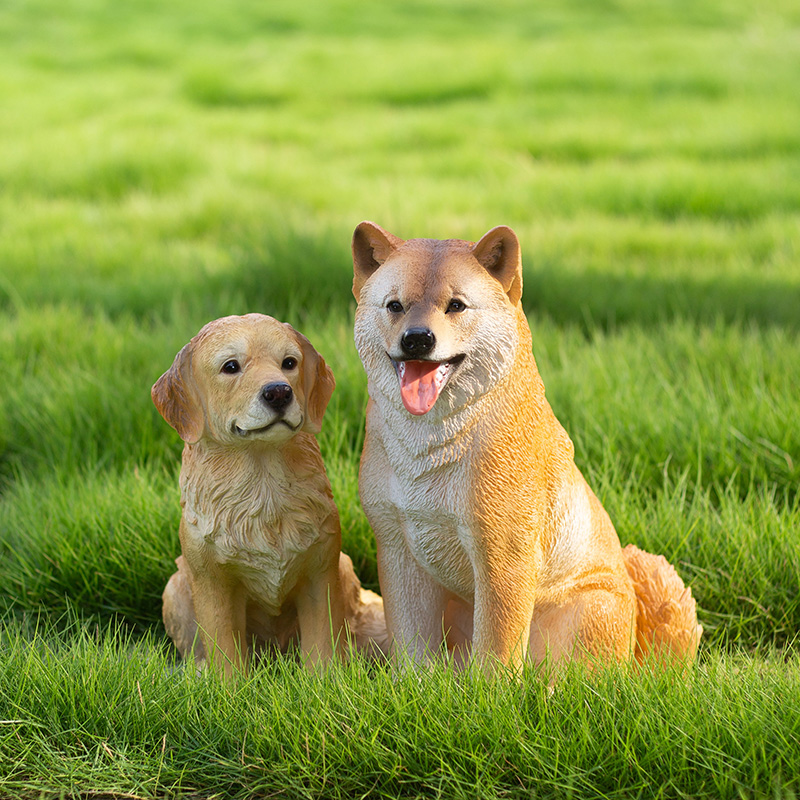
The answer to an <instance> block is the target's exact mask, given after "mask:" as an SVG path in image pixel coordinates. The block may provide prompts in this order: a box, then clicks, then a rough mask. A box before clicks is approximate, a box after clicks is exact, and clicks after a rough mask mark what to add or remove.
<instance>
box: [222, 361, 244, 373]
mask: <svg viewBox="0 0 800 800" xmlns="http://www.w3.org/2000/svg"><path fill="white" fill-rule="evenodd" d="M241 371H242V368H241V366H239V362H238V361H237V360H236V359H235V358H232V359H231V360H230V361H226V362H225V363H224V364H223V365H222V369H221V370H220V372H224V373H225V374H226V375H235V374H236V373H237V372H241Z"/></svg>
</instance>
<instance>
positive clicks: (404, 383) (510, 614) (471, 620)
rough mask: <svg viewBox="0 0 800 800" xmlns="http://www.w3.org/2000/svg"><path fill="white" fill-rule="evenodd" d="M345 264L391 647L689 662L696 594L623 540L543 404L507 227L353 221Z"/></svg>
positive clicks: (365, 474)
mask: <svg viewBox="0 0 800 800" xmlns="http://www.w3.org/2000/svg"><path fill="white" fill-rule="evenodd" d="M353 261H354V280H353V294H354V295H355V297H356V300H357V301H358V308H357V311H356V319H355V342H356V347H357V349H358V352H359V355H360V357H361V360H362V362H363V364H364V368H365V370H366V373H367V377H368V387H369V396H370V400H369V406H368V409H367V428H366V438H365V442H364V450H363V454H362V458H361V471H360V480H359V488H360V493H361V501H362V504H363V506H364V510H365V512H366V514H367V517H368V519H369V521H370V524H371V525H372V528H373V530H374V532H375V536H376V540H377V555H378V569H379V577H380V584H381V592H382V594H383V599H384V607H385V612H386V623H387V627H388V631H389V634H390V636H391V639H392V648H393V653H394V657H395V658H396V659H400V658H403V657H407V658H409V659H411V660H412V662H414V663H424V662H425V661H427V660H428V659H429V658H430V657H431V655H432V654H433V653H434V652H435V651H437V650H439V649H440V648H441V646H442V644H443V643H445V644H447V646H448V648H449V649H450V651H451V652H452V653H453V654H454V656H455V657H456V658H458V659H466V658H472V659H475V660H476V661H477V662H478V663H480V664H481V665H483V666H485V667H486V668H488V669H492V668H493V665H494V664H496V663H502V664H504V665H507V666H511V667H518V666H519V665H520V664H521V663H522V661H523V660H524V659H525V658H529V659H531V660H533V661H535V662H541V661H543V660H544V659H545V658H546V657H548V656H549V658H550V659H551V661H552V662H553V663H555V664H558V663H561V662H563V661H564V660H565V659H571V658H585V657H589V658H590V659H591V658H599V659H606V660H611V659H613V660H619V661H624V660H628V659H630V658H631V657H636V658H637V659H639V660H642V659H644V658H645V657H646V656H647V654H648V653H651V652H653V653H655V654H657V656H658V657H660V658H667V659H672V658H674V659H676V660H679V661H690V660H692V659H693V658H694V656H695V653H696V650H697V645H698V641H699V638H700V635H701V633H702V628H701V627H700V626H699V625H698V623H697V615H696V608H695V602H694V599H693V598H692V595H691V590H690V589H688V588H686V587H685V586H684V585H683V582H682V581H681V579H680V578H679V577H678V575H677V573H676V572H675V570H674V569H673V568H672V566H671V565H669V564H668V563H667V561H666V560H665V559H664V558H663V557H662V556H654V555H651V554H649V553H645V552H643V551H641V550H639V549H638V548H636V547H634V546H632V545H629V546H628V547H627V548H625V549H624V550H623V549H622V548H621V546H620V542H619V538H618V537H617V533H616V531H615V530H614V527H613V525H612V523H611V520H610V519H609V517H608V514H607V513H606V512H605V510H604V509H603V507H602V505H601V504H600V502H599V500H598V499H597V497H596V496H595V495H594V493H593V492H592V490H591V489H590V488H589V486H588V485H587V483H586V481H585V480H584V478H583V476H582V474H581V473H580V471H579V470H578V468H577V467H576V465H575V462H574V459H573V455H574V448H573V445H572V442H571V440H570V438H569V436H568V435H567V433H566V432H565V430H564V429H563V428H562V426H561V425H560V424H559V422H558V420H557V419H556V418H555V416H554V414H553V411H552V409H551V408H550V405H549V404H548V402H547V400H546V399H545V392H544V385H543V383H542V379H541V377H540V376H539V372H538V370H537V367H536V362H535V360H534V357H533V354H532V352H531V333H530V328H529V326H528V322H527V319H526V318H525V315H524V313H523V311H522V306H521V304H520V297H521V295H522V264H521V256H520V245H519V241H518V239H517V237H516V235H515V234H514V232H513V231H512V230H511V229H510V228H507V227H497V228H493V229H492V230H490V231H489V232H488V233H487V234H486V235H485V236H483V238H482V239H481V240H480V241H479V242H477V243H472V242H466V241H461V240H458V239H448V240H435V239H411V240H408V241H403V240H402V239H399V238H397V237H396V236H394V235H392V234H391V233H388V232H387V231H385V230H383V229H382V228H381V227H379V226H378V225H376V224H374V223H371V222H362V223H361V224H360V225H359V226H358V227H357V228H356V230H355V234H354V236H353Z"/></svg>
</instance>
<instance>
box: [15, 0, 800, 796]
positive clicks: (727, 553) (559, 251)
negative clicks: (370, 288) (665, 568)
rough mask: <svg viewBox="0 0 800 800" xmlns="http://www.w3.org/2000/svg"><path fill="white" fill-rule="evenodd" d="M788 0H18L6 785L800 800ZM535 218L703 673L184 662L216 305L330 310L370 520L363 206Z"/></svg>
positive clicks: (627, 512) (392, 219)
mask: <svg viewBox="0 0 800 800" xmlns="http://www.w3.org/2000/svg"><path fill="white" fill-rule="evenodd" d="M798 85H800V7H798V6H797V4H796V3H793V2H790V1H789V0H767V1H766V2H764V3H761V4H759V5H758V7H757V8H756V7H755V5H754V4H750V3H745V2H744V1H743V0H698V2H695V3H693V4H691V5H688V4H678V3H676V2H671V1H670V0H663V2H649V3H646V2H644V1H643V0H619V2H617V1H616V0H607V1H605V0H604V1H602V2H598V1H597V0H593V1H592V2H589V0H569V2H565V1H564V0H561V1H556V0H542V2H539V3H536V4H531V3H527V2H522V0H498V2H495V3H491V4H490V3H485V2H477V0H460V1H459V2H456V1H455V0H415V1H414V2H406V3H403V4H369V5H368V4H360V3H357V2H356V0H329V2H324V1H323V0H309V2H307V3H305V4H298V3H289V2H285V1H284V0H275V1H274V2H269V3H265V2H255V0H230V2H227V3H224V4H223V3H216V4H213V3H203V2H196V1H194V2H189V0H173V2H171V3H169V4H163V3H156V2H153V0H132V2H129V3H126V4H120V3H113V2H111V0H65V2H61V3H56V2H54V0H9V1H8V2H6V3H4V4H2V6H0V109H2V111H1V112H0V148H1V150H0V152H1V153H2V156H1V157H0V187H2V191H1V192H0V351H1V352H2V353H3V359H2V362H3V365H4V368H5V374H4V380H3V383H2V388H0V615H1V617H0V618H1V620H2V622H0V796H9V797H22V798H26V799H27V798H40V797H44V798H49V797H78V796H87V795H88V796H92V795H95V796H97V795H103V794H105V795H108V794H116V795H121V796H128V797H142V798H160V797H187V798H189V797H191V798H208V797H216V796H218V797H230V796H234V797H243V798H244V797H250V796H259V797H277V796H286V797H308V798H318V797H341V798H354V797H384V796H385V797H409V798H410V797H442V798H455V797H464V798H474V797H481V798H501V797H525V798H531V797H533V798H539V797H579V798H592V797H603V798H609V797H619V798H622V797H626V798H627V797H642V798H650V797H663V798H669V797H701V798H709V799H711V798H714V799H715V800H717V799H719V798H739V797H745V798H762V797H777V798H790V797H795V796H796V794H797V793H798V791H799V789H798V785H799V784H800V649H798V648H800V644H798V641H797V634H798V632H799V631H800V536H798V533H800V492H798V482H799V481H800V377H799V376H800V103H798V102H797V97H798V93H797V87H798ZM362 219H373V220H375V221H376V222H378V223H379V224H381V225H383V226H384V227H386V228H387V229H388V230H390V231H392V232H394V233H396V234H397V235H399V236H401V237H403V238H411V237H416V236H433V237H438V238H449V237H457V238H465V239H473V240H474V239H477V238H478V237H480V236H481V235H482V234H483V233H484V232H485V231H486V230H488V229H489V228H491V227H493V226H494V225H498V224H508V225H511V226H512V227H513V228H514V229H515V230H516V232H517V233H518V235H519V237H520V240H521V243H522V248H523V260H524V266H525V273H524V279H525V288H524V295H523V305H524V307H525V310H526V312H527V314H528V317H529V320H530V323H531V328H532V331H533V341H534V353H535V355H536V357H537V361H538V364H539V369H540V372H541V373H542V376H543V378H544V381H545V385H546V387H547V393H548V398H549V400H550V402H551V404H552V406H553V408H554V410H555V412H556V414H557V416H558V417H559V419H560V420H561V421H562V423H563V424H564V426H565V427H566V429H567V431H568V432H569V434H570V436H571V437H572V439H573V441H574V443H575V448H576V460H577V462H578V465H579V466H580V468H581V469H582V470H583V472H584V474H585V475H586V476H587V479H588V480H589V482H590V484H591V485H592V486H593V488H594V489H595V491H596V493H597V494H598V496H599V497H600V499H601V500H602V502H603V503H604V505H605V506H606V508H607V509H608V511H609V513H610V514H611V516H612V519H613V520H614V523H615V525H616V527H617V530H618V532H619V535H620V539H621V540H622V542H623V544H624V543H627V542H635V543H636V544H638V545H640V546H642V547H645V548H647V549H649V550H652V551H654V552H660V553H664V554H665V555H666V556H667V557H668V558H669V559H670V560H671V561H672V562H673V563H674V564H676V566H677V568H678V570H679V572H680V574H681V576H682V577H683V578H684V580H685V581H686V582H687V583H689V584H690V585H691V586H692V589H693V593H694V595H695V597H696V598H697V601H698V605H699V609H700V617H701V622H702V624H703V626H704V627H705V631H706V633H705V636H704V639H703V643H702V645H701V651H700V658H699V663H698V665H697V667H696V669H695V670H694V672H693V674H692V675H691V677H690V678H689V679H688V680H683V679H681V678H679V677H678V676H676V675H674V674H672V673H669V672H666V673H665V672H663V671H661V672H659V671H655V672H651V671H649V670H644V671H639V672H632V673H631V672H627V671H624V670H608V671H603V672H601V673H600V674H594V675H591V676H587V675H585V674H583V673H582V672H581V670H579V669H575V670H572V671H571V672H570V673H569V674H568V675H566V676H565V678H564V680H563V681H562V682H561V684H559V686H558V687H557V688H556V690H555V692H554V693H552V694H550V693H549V692H548V691H547V688H546V686H545V684H544V683H543V681H542V680H541V678H540V677H539V676H538V675H536V674H535V671H534V670H530V671H529V672H527V673H526V674H525V675H524V676H523V678H522V679H521V680H517V679H498V680H496V681H494V682H487V681H486V680H484V679H482V678H481V677H480V676H476V675H467V676H462V677H460V678H458V677H455V676H453V675H452V674H450V673H448V672H447V671H445V670H441V669H435V670H433V671H432V672H431V673H430V674H426V675H423V676H421V677H420V678H419V679H417V678H416V677H408V676H406V677H404V678H401V679H397V678H395V677H393V676H392V674H391V672H390V671H389V670H388V669H386V668H383V667H377V668H375V667H368V666H366V665H364V664H361V663H358V662H356V663H353V664H349V665H347V666H345V667H337V668H335V669H332V670H330V672H329V673H328V674H326V675H324V676H310V675H308V674H306V673H305V672H304V671H303V670H302V668H300V667H299V666H298V665H297V664H295V663H294V662H293V661H284V662H279V663H275V664H266V665H263V666H262V667H261V668H259V669H257V670H254V671H253V673H252V675H251V676H250V677H249V678H248V679H247V680H242V681H240V682H239V683H238V684H237V685H236V686H233V687H226V686H223V685H221V684H220V683H219V682H218V681H216V680H215V679H214V678H212V677H211V676H207V675H201V676H196V675H194V674H193V673H191V672H190V671H185V670H183V669H182V668H181V667H180V665H178V664H176V663H175V659H174V657H173V653H172V651H171V649H170V646H169V643H168V641H166V640H165V636H164V633H163V628H162V626H161V622H160V595H161V591H162V589H163V587H164V584H165V582H166V580H167V578H168V576H169V575H170V573H171V571H172V568H173V564H172V560H173V559H174V558H175V556H176V555H177V554H178V538H177V526H178V520H179V518H180V506H179V494H178V469H179V462H180V450H181V443H180V441H179V439H178V436H177V435H176V434H175V432H174V431H172V429H170V428H169V427H168V426H167V425H166V424H165V423H164V422H163V420H162V419H161V418H160V417H159V416H158V413H157V412H156V410H155V408H154V407H153V406H152V403H151V401H150V386H151V385H152V383H153V382H154V381H155V380H156V379H157V378H158V376H159V375H160V374H161V373H162V372H163V371H164V370H165V369H166V368H167V367H168V366H169V365H170V363H171V362H172V358H173V356H174V354H175V353H176V352H177V350H178V349H179V348H180V347H181V346H182V345H183V344H184V343H185V342H186V341H187V340H188V339H189V338H190V337H191V336H192V335H193V334H194V333H196V331H197V330H198V329H199V328H200V327H201V326H202V325H203V324H204V323H205V322H207V321H208V320H210V319H212V318H214V317H217V316H222V315H225V314H233V313H245V312H248V311H260V312H263V313H267V314H272V315H274V316H276V317H278V318H280V319H282V320H285V321H288V322H291V323H292V324H293V325H295V326H296V327H297V328H299V329H300V330H301V331H303V332H304V333H305V334H306V335H307V336H308V337H309V338H310V339H311V341H312V342H313V343H314V344H315V345H316V347H317V348H318V349H319V350H320V351H321V352H322V353H323V355H324V356H325V358H326V360H327V362H328V363H329V364H330V365H331V367H332V368H333V371H334V373H335V375H336V379H337V389H336V392H335V393H334V397H333V400H332V402H331V404H330V407H329V410H328V413H327V415H326V418H325V421H324V425H323V430H322V432H321V434H320V435H319V441H320V445H321V447H322V452H323V456H324V458H325V461H326V464H327V469H328V474H329V477H330V479H331V483H332V485H333V489H334V494H335V497H336V501H337V504H338V506H339V510H340V514H341V518H342V523H343V539H344V549H345V550H346V551H347V552H348V553H349V554H350V555H351V556H352V557H353V560H354V563H355V566H356V570H357V572H358V573H359V575H360V577H361V578H362V581H363V582H364V583H365V585H367V586H369V587H371V588H374V589H377V588H378V584H377V571H376V566H375V547H374V540H373V536H372V533H371V531H370V529H369V526H368V524H367V522H366V519H365V517H364V515H363V512H362V511H361V507H360V504H359V500H358V490H357V474H358V457H359V453H360V448H361V442H362V437H363V427H364V409H365V404H366V397H367V395H366V380H365V377H364V374H363V371H362V369H361V365H360V362H359V360H358V357H357V355H356V352H355V349H354V346H353V343H352V322H353V311H354V301H353V298H352V294H351V293H350V283H351V269H352V267H351V261H350V253H349V242H350V236H351V234H352V230H353V228H354V227H355V225H356V224H357V223H358V222H359V221H361V220H362Z"/></svg>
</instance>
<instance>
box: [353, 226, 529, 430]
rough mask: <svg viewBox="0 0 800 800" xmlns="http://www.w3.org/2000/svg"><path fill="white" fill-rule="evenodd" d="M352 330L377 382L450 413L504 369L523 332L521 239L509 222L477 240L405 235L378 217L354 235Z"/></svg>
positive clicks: (413, 405)
mask: <svg viewBox="0 0 800 800" xmlns="http://www.w3.org/2000/svg"><path fill="white" fill-rule="evenodd" d="M353 263H354V279H353V294H354V295H355V297H356V300H357V301H358V310H357V311H356V326H355V340H356V347H357V349H358V352H359V355H360V356H361V360H362V362H363V364H364V368H365V369H366V371H367V375H368V378H369V381H370V395H371V396H373V398H374V397H375V396H376V392H377V393H380V394H381V395H383V396H384V397H386V398H387V399H388V400H389V401H390V402H394V403H396V404H397V405H399V404H400V402H402V405H403V407H404V408H405V410H406V411H407V412H408V413H409V414H413V415H415V416H421V415H423V414H427V413H428V412H431V411H432V410H433V409H435V412H434V414H435V416H437V417H441V416H446V415H447V414H449V413H452V412H453V411H457V410H458V409H460V408H462V407H464V406H466V405H468V404H470V403H471V402H473V401H474V400H475V399H476V398H477V397H478V396H480V395H482V394H484V393H486V392H487V391H489V390H490V389H491V388H492V387H493V386H494V385H496V384H497V383H498V382H499V381H500V380H502V378H503V377H504V376H505V375H506V374H507V372H508V370H509V369H510V364H511V361H512V359H513V355H514V351H515V349H516V346H517V342H518V327H517V314H518V305H519V299H520V296H521V294H522V264H521V259H520V247H519V241H518V240H517V237H516V235H515V234H514V232H513V231H512V230H511V229H510V228H507V227H497V228H493V229H492V230H490V231H489V232H488V233H487V234H486V235H485V236H483V238H482V239H481V240H480V241H479V242H477V243H476V244H473V243H472V242H465V241H461V240H460V239H447V240H438V239H410V240H408V241H403V240H402V239H398V238H397V237H396V236H393V235H392V234H391V233H388V232H387V231H385V230H383V229H382V228H381V227H379V226H378V225H375V224H374V223H372V222H362V223H361V224H360V225H359V226H358V227H357V228H356V230H355V234H354V235H353Z"/></svg>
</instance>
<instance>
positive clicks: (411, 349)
mask: <svg viewBox="0 0 800 800" xmlns="http://www.w3.org/2000/svg"><path fill="white" fill-rule="evenodd" d="M400 347H401V348H402V349H403V355H405V356H406V357H408V358H409V359H415V358H421V357H423V356H427V355H428V353H430V352H431V350H433V348H434V347H436V337H435V336H434V335H433V331H431V330H429V329H428V328H409V329H408V330H407V331H406V332H405V333H404V334H403V336H402V337H401V339H400Z"/></svg>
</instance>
